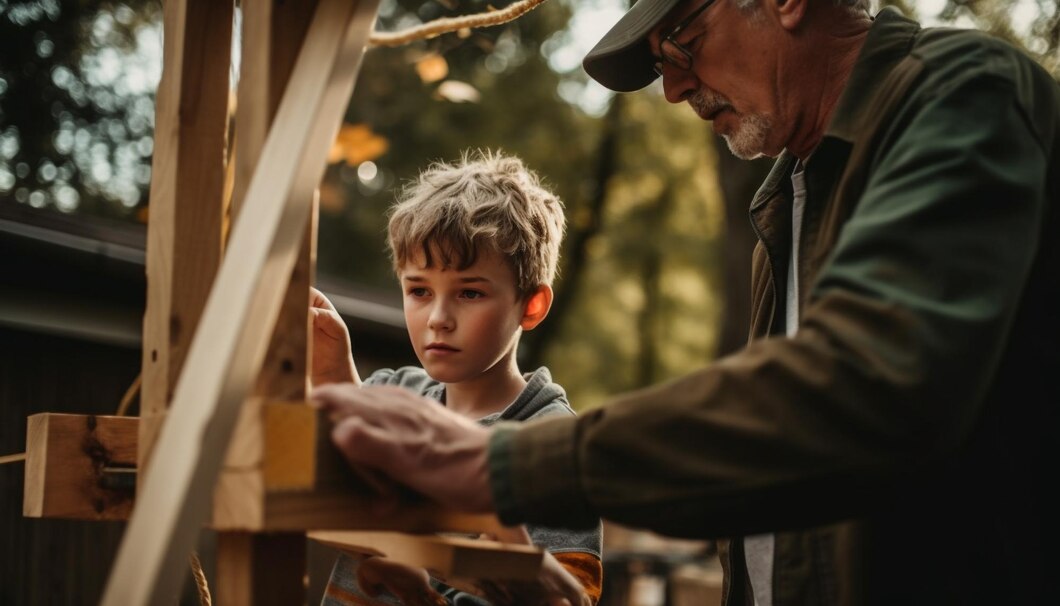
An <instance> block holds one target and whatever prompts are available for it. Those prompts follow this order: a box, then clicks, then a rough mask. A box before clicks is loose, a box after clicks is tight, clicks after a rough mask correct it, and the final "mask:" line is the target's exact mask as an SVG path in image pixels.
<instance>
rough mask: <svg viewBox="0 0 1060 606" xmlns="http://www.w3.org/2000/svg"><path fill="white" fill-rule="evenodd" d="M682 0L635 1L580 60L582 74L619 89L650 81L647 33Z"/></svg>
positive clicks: (651, 58) (651, 66) (652, 72)
mask: <svg viewBox="0 0 1060 606" xmlns="http://www.w3.org/2000/svg"><path fill="white" fill-rule="evenodd" d="M681 1H682V0H638V1H637V3H636V4H634V5H633V8H631V9H629V10H628V11H627V12H626V14H625V15H623V16H622V18H621V19H619V21H618V23H616V24H615V26H614V27H612V28H611V30H610V31H608V32H607V33H606V34H605V35H604V37H603V38H601V39H600V41H599V42H597V43H596V46H594V47H593V49H592V50H591V51H589V54H587V55H585V59H584V60H582V67H584V68H585V73H587V74H589V76H590V77H592V79H593V80H596V81H597V82H599V83H600V84H603V85H604V86H606V87H607V88H610V89H611V90H614V91H618V92H623V93H625V92H630V91H635V90H639V89H642V88H644V87H645V86H647V85H649V84H651V83H652V82H653V81H654V80H655V79H656V78H658V77H659V76H658V74H656V73H655V62H656V59H655V57H654V56H652V54H651V48H650V47H649V46H648V32H650V31H651V30H652V29H654V28H655V26H656V25H658V24H659V21H661V20H662V18H663V17H665V16H666V15H667V14H668V13H669V12H670V11H671V10H673V8H674V7H675V6H677V5H678V4H680V3H681Z"/></svg>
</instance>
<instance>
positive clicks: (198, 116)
mask: <svg viewBox="0 0 1060 606" xmlns="http://www.w3.org/2000/svg"><path fill="white" fill-rule="evenodd" d="M378 2H379V0H301V1H300V2H289V3H274V2H271V1H269V0H243V2H242V5H241V8H242V12H243V21H242V22H243V35H242V49H241V50H242V53H241V55H242V65H241V75H240V79H239V86H238V94H237V95H236V99H237V101H238V108H237V109H236V111H235V124H236V127H235V129H234V132H235V143H234V149H235V161H234V166H229V167H226V165H225V159H226V157H227V152H226V150H227V149H229V147H228V142H227V136H228V133H229V116H230V113H231V108H230V107H229V105H230V99H231V95H230V91H229V65H230V63H231V56H230V53H231V46H232V34H233V31H232V22H233V4H232V2H231V1H229V2H224V1H222V2H216V1H215V0H167V1H166V2H165V3H164V31H165V39H164V49H163V72H162V81H161V83H160V85H159V90H158V96H157V100H156V104H157V107H156V123H155V156H154V161H153V162H154V163H153V181H152V184H151V207H150V212H151V217H150V221H149V222H148V248H147V277H148V280H147V284H148V297H147V309H146V313H145V317H144V340H143V358H142V367H143V370H142V377H143V387H142V392H141V416H140V418H139V419H136V418H127V417H88V416H79V415H54V414H44V415H36V416H34V417H31V418H30V420H29V431H28V436H27V468H26V469H27V473H26V478H27V480H26V494H25V500H24V513H25V515H28V516H36V517H73V518H80V519H126V518H128V519H129V525H128V527H127V530H126V533H125V536H124V538H123V542H122V545H121V548H120V550H119V552H118V556H117V560H116V562H115V564H114V569H113V571H112V574H111V576H110V578H109V579H108V583H107V587H106V591H105V593H104V597H103V603H104V604H114V605H119V604H120V605H123V606H124V605H127V604H134V605H135V604H154V603H160V602H166V601H174V600H175V599H176V597H177V596H178V593H179V591H180V587H181V583H182V581H183V579H184V578H185V571H186V562H187V557H188V554H189V553H190V552H191V550H192V548H193V546H194V544H195V542H196V539H197V537H198V534H199V529H200V528H201V527H202V526H203V525H204V524H206V523H209V524H210V525H212V526H213V527H214V528H216V529H217V530H219V531H220V532H219V540H218V558H217V560H218V567H217V570H218V574H217V579H216V582H215V584H214V586H215V589H216V593H217V596H218V598H219V599H218V601H219V603H221V604H223V605H228V604H266V603H276V604H290V603H302V602H304V600H305V587H304V584H303V574H304V568H305V538H306V531H308V530H314V529H315V530H320V531H327V532H325V533H323V534H320V535H318V538H320V540H322V541H324V542H327V543H328V544H333V545H337V546H340V547H342V548H344V549H354V550H358V551H361V552H364V553H375V554H384V555H388V556H390V557H396V558H398V559H400V560H401V561H405V562H408V563H411V564H417V565H422V566H428V567H431V568H432V569H436V570H439V572H444V573H446V574H450V575H454V576H458V577H462V578H464V579H468V578H475V577H479V578H483V577H485V578H494V579H498V578H520V579H525V578H528V576H533V575H534V574H536V571H537V569H538V568H539V567H540V564H541V558H542V553H541V552H540V551H539V550H536V549H534V548H530V547H523V546H512V545H504V544H499V543H486V542H476V543H474V544H470V543H468V542H467V541H466V540H461V539H447V538H440V537H431V536H412V535H402V534H395V533H394V532H392V531H401V532H437V531H444V530H460V531H473V532H483V531H485V532H490V531H494V532H496V533H497V535H498V536H506V535H505V533H504V532H503V529H501V528H500V527H499V525H498V523H497V521H496V519H495V518H493V517H492V516H474V515H463V514H457V513H454V512H446V511H443V510H440V509H439V508H437V507H436V506H433V505H431V504H429V503H419V504H409V505H407V506H405V507H403V508H400V509H397V510H395V511H392V512H391V513H389V514H386V515H379V514H378V512H377V511H374V508H373V507H372V506H371V498H372V497H371V491H370V487H368V486H367V485H366V484H364V483H363V482H359V481H358V478H357V476H356V475H355V474H354V473H353V472H352V471H351V470H350V469H349V468H348V466H347V465H346V464H345V462H344V461H343V460H342V459H341V457H340V456H339V454H338V452H337V451H336V450H335V449H334V448H333V447H332V446H331V445H330V441H329V440H328V439H327V438H328V431H327V424H326V421H324V420H323V419H322V418H321V417H320V416H319V415H318V414H317V412H316V411H315V410H314V409H312V408H310V407H309V406H306V405H305V399H306V395H307V393H306V392H307V367H308V351H309V347H308V342H307V341H308V335H309V330H308V327H309V324H308V323H309V318H308V306H309V285H310V284H311V283H312V281H313V280H312V279H313V271H314V265H315V248H316V242H315V238H316V195H315V190H316V187H317V184H318V183H319V181H320V179H321V177H322V175H323V171H324V168H325V163H326V154H327V151H328V148H329V146H330V144H331V143H332V141H333V140H334V138H335V135H336V133H337V132H338V129H339V126H340V125H341V122H342V117H343V114H344V112H345V109H346V105H347V103H348V100H349V97H350V95H351V93H352V90H353V85H354V80H355V78H356V74H357V72H358V68H359V65H360V61H361V57H362V55H363V51H364V48H365V46H366V44H367V42H368V36H369V33H370V31H371V28H372V25H373V23H374V21H375V13H376V10H377V7H378ZM229 188H230V189H231V191H232V192H233V193H232V196H231V200H232V203H231V208H228V209H226V208H225V201H226V200H227V199H229V196H228V195H226V191H227V190H228V189H229ZM229 219H231V223H232V229H231V231H230V234H229V235H228V237H227V238H226V233H225V232H226V229H225V225H226V221H227V220H229ZM134 470H135V472H136V473H135V476H133V474H132V473H130V472H132V471H134ZM132 477H135V485H134V484H133V482H132V480H131V478H132ZM134 489H135V490H134ZM134 492H135V507H133V494H134ZM130 510H131V516H130ZM350 529H358V530H360V531H361V532H359V533H355V534H349V533H344V532H339V531H343V530H346V531H348V530H350ZM365 530H373V531H391V532H374V533H365V532H363V531H365ZM263 573H265V574H263Z"/></svg>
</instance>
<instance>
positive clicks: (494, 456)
mask: <svg viewBox="0 0 1060 606" xmlns="http://www.w3.org/2000/svg"><path fill="white" fill-rule="evenodd" d="M516 431H518V429H517V426H516V425H515V423H498V424H496V425H494V426H493V431H492V432H491V433H490V440H489V446H488V447H487V449H486V457H487V461H486V464H487V469H488V471H489V485H490V494H491V495H492V496H493V509H494V511H496V512H497V517H498V518H500V520H501V522H502V523H503V524H506V525H509V526H514V525H516V524H520V523H522V520H521V519H519V518H520V516H519V512H518V502H517V500H516V497H515V487H514V484H513V481H512V473H511V472H512V438H513V437H514V435H515V432H516Z"/></svg>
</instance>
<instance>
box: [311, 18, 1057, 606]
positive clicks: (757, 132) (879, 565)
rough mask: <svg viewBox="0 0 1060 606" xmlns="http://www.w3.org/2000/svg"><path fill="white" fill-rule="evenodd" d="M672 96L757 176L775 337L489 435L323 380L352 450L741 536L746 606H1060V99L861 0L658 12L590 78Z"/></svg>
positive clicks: (764, 278)
mask: <svg viewBox="0 0 1060 606" xmlns="http://www.w3.org/2000/svg"><path fill="white" fill-rule="evenodd" d="M585 69H586V71H587V72H588V73H589V74H590V75H591V76H592V77H593V78H595V79H597V80H598V81H600V82H601V83H603V84H604V85H605V86H608V87H610V88H612V89H615V90H618V91H629V90H636V89H638V88H642V87H644V86H646V85H647V84H649V83H650V82H652V81H653V80H655V79H656V78H657V77H658V76H659V75H661V76H662V85H663V89H664V90H665V93H666V97H667V99H668V100H670V101H671V102H674V103H680V102H685V101H687V102H688V104H689V105H690V106H691V107H692V109H693V110H694V111H695V112H696V113H697V114H698V115H699V116H700V117H701V118H703V119H704V120H710V121H712V122H713V124H714V128H715V130H716V131H717V132H719V133H720V134H722V135H724V136H725V138H726V139H727V140H728V143H729V145H730V147H731V148H732V151H733V152H734V153H735V154H736V155H738V156H741V157H747V158H751V157H755V156H759V155H768V156H776V157H777V158H778V159H777V162H776V166H775V167H774V169H773V171H772V173H771V174H770V176H769V177H768V178H767V180H766V182H765V183H764V184H763V186H762V188H761V190H760V191H759V192H758V194H757V195H756V196H755V199H754V200H753V201H752V202H751V206H750V219H751V222H752V224H753V225H754V229H755V232H756V233H757V235H758V237H759V240H760V242H759V245H758V247H757V250H756V252H755V256H754V263H753V306H754V309H753V313H752V325H751V327H750V329H751V342H750V343H749V344H748V346H747V347H746V348H745V349H744V350H742V351H740V352H738V353H736V354H734V355H731V356H728V357H726V358H724V359H722V360H719V361H718V362H716V363H715V364H712V365H710V366H708V367H706V368H704V369H703V370H701V371H699V372H696V373H694V374H692V375H689V376H687V377H684V378H682V379H679V380H677V381H674V382H672V383H669V384H666V385H662V386H658V387H655V388H652V389H647V390H643V391H640V392H636V393H632V394H629V395H627V396H625V397H622V398H619V399H618V400H616V401H614V402H611V403H610V404H608V405H606V406H604V407H602V408H600V409H598V410H594V411H592V412H590V413H589V414H586V415H584V416H582V417H581V418H580V419H576V420H575V419H557V420H552V421H545V422H542V423H539V424H535V425H532V426H524V427H507V426H505V427H500V428H497V429H496V430H494V431H492V432H489V431H487V430H485V429H482V428H480V427H478V426H476V425H473V424H471V423H466V422H463V421H461V420H460V419H459V418H457V417H456V416H455V415H451V414H448V412H447V411H445V410H444V409H443V408H441V407H437V406H428V405H426V404H424V403H422V402H420V401H418V400H417V399H416V398H414V397H413V396H411V395H408V394H405V393H402V392H399V391H395V390H383V389H377V390H356V389H353V388H352V387H349V386H337V387H332V388H326V389H321V390H320V391H318V392H317V393H316V396H315V397H316V398H318V400H319V401H320V402H321V405H322V406H325V407H327V408H328V409H330V410H331V411H333V413H334V415H335V416H337V417H344V420H342V421H341V422H340V423H339V424H338V425H337V426H336V428H335V431H334V434H333V437H334V439H335V441H336V443H337V444H338V445H339V447H340V448H341V449H342V450H343V451H344V452H345V453H346V455H347V457H348V458H349V459H350V460H351V461H352V462H354V463H356V464H361V465H369V466H373V467H377V468H380V469H382V470H383V471H385V472H386V473H388V474H390V475H392V476H393V477H395V478H397V479H399V480H400V481H402V482H405V483H407V484H409V485H411V486H413V487H415V488H417V489H419V490H421V491H423V492H425V493H427V494H428V495H431V496H432V497H434V498H436V499H438V500H439V501H441V502H442V503H445V504H448V505H450V506H453V507H459V508H463V509H469V510H475V511H494V510H495V511H497V512H498V513H499V515H500V516H501V519H502V520H505V521H507V522H511V523H518V522H532V523H538V524H545V525H551V526H578V525H580V524H588V523H591V522H592V521H593V520H595V519H596V518H597V516H602V517H605V518H608V519H611V520H615V521H618V522H621V523H624V524H627V525H632V526H640V527H644V528H650V529H653V530H656V531H660V532H663V533H667V534H672V535H677V536H684V537H744V538H734V539H732V540H731V541H726V544H727V546H728V548H727V549H726V550H725V551H724V553H723V554H722V555H723V562H724V563H725V565H726V571H727V573H728V575H727V584H726V589H725V596H726V603H727V604H757V605H758V606H769V605H774V606H787V605H790V604H821V605H826V604H903V605H906V604H1041V603H1054V602H1055V595H1056V594H1057V593H1060V592H1058V590H1057V589H1055V588H1054V581H1053V580H1052V579H1051V578H1050V574H1051V573H1052V571H1053V570H1054V569H1056V568H1057V566H1056V564H1057V563H1058V562H1057V560H1058V557H1057V549H1056V547H1057V545H1058V544H1060V541H1058V539H1060V534H1058V532H1057V522H1056V513H1055V512H1057V511H1060V507H1058V503H1057V498H1056V496H1055V491H1054V490H1052V489H1050V488H1048V486H1049V485H1050V484H1052V483H1053V478H1055V477H1056V476H1055V475H1054V473H1055V472H1054V471H1053V470H1052V465H1051V464H1049V463H1048V461H1049V460H1051V456H1050V455H1049V453H1050V452H1053V451H1052V448H1051V445H1052V443H1053V442H1055V441H1056V439H1057V433H1058V429H1057V428H1058V427H1060V423H1058V420H1060V419H1058V417H1060V414H1058V410H1060V387H1058V385H1060V383H1058V381H1057V379H1056V378H1055V377H1053V376H1052V373H1054V372H1057V370H1058V369H1060V345H1058V344H1060V313H1058V312H1057V311H1056V308H1057V304H1058V301H1060V245H1058V241H1057V240H1055V239H1053V238H1052V237H1051V236H1052V235H1054V234H1056V233H1058V229H1060V219H1058V209H1057V207H1056V196H1057V187H1058V186H1060V172H1058V162H1057V156H1056V154H1057V145H1058V139H1060V90H1058V87H1057V85H1056V83H1055V82H1054V81H1053V80H1052V79H1051V78H1050V77H1049V76H1048V74H1047V73H1045V72H1044V71H1043V70H1042V69H1041V68H1039V67H1038V66H1037V65H1035V64H1034V63H1033V62H1032V61H1030V60H1029V59H1027V58H1026V57H1024V56H1023V55H1021V54H1020V53H1018V52H1017V51H1015V50H1013V49H1012V48H1010V47H1008V46H1006V45H1005V44H1003V43H1001V42H998V41H996V40H993V39H991V38H988V37H986V36H984V35H981V34H978V33H973V32H962V31H957V30H931V29H921V28H920V27H919V26H918V25H917V24H916V23H914V22H912V21H909V20H907V19H905V18H903V17H901V16H899V15H898V14H897V13H896V12H891V11H883V12H882V13H880V14H879V15H877V16H876V17H875V18H874V19H873V18H870V17H869V16H868V13H867V12H866V7H865V6H864V5H863V4H862V2H861V0H852V1H850V2H835V1H833V0H686V1H683V0H640V1H639V2H638V3H637V4H635V5H634V7H633V8H632V9H631V10H630V11H629V12H628V13H627V14H626V16H625V17H624V18H623V19H622V20H621V21H620V22H619V23H618V24H617V25H616V26H615V27H614V28H613V29H612V30H611V31H610V32H609V33H608V34H607V35H606V36H605V37H604V39H603V40H601V41H600V43H599V44H598V45H597V46H596V48H594V49H593V50H592V51H591V52H590V53H589V55H588V56H587V57H586V59H585Z"/></svg>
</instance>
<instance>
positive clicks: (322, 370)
mask: <svg viewBox="0 0 1060 606" xmlns="http://www.w3.org/2000/svg"><path fill="white" fill-rule="evenodd" d="M309 315H310V316H311V319H312V321H313V367H312V369H311V377H312V381H313V386H319V385H326V384H328V383H353V384H355V385H360V383H361V378H360V377H358V376H357V367H356V366H355V365H354V363H353V355H352V353H351V352H352V344H351V342H350V331H349V330H348V329H347V328H346V323H345V322H343V321H342V317H340V316H339V312H337V311H335V306H334V305H332V304H331V301H328V298H327V297H325V296H324V294H323V293H321V292H320V291H319V290H317V289H315V288H312V287H310V288H309Z"/></svg>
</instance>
